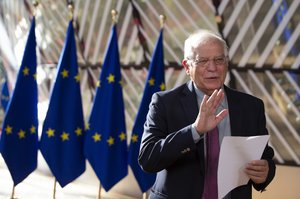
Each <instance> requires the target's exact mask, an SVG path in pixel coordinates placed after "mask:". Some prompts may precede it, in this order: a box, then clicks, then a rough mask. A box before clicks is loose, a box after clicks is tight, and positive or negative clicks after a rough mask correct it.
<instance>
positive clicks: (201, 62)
mask: <svg viewBox="0 0 300 199" xmlns="http://www.w3.org/2000/svg"><path fill="white" fill-rule="evenodd" d="M209 61H213V62H214V64H215V65H224V64H225V63H226V62H227V56H224V55H223V56H219V57H214V58H212V59H209V58H199V59H193V63H194V64H195V65H196V66H207V65H208V63H209Z"/></svg>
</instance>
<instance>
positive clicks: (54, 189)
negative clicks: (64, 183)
mask: <svg viewBox="0 0 300 199" xmlns="http://www.w3.org/2000/svg"><path fill="white" fill-rule="evenodd" d="M55 195H56V178H54V186H53V199H55Z"/></svg>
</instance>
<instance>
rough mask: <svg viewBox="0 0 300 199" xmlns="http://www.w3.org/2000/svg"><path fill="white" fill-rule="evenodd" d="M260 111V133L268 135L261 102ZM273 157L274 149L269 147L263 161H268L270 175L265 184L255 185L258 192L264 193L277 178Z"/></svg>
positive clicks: (265, 151) (264, 153)
mask: <svg viewBox="0 0 300 199" xmlns="http://www.w3.org/2000/svg"><path fill="white" fill-rule="evenodd" d="M259 110H260V112H259V120H258V122H259V127H260V129H261V131H260V132H264V134H265V135H266V134H268V130H267V129H266V117H265V108H264V104H263V102H262V101H261V100H260V109H259ZM273 157H274V150H273V149H272V147H270V146H269V145H267V146H266V148H265V150H264V152H263V155H262V159H265V160H267V161H268V164H269V173H268V176H267V179H266V181H265V182H264V183H261V184H255V183H253V187H254V188H255V189H256V190H257V191H264V190H265V188H266V187H267V186H268V185H269V184H270V182H271V181H272V180H273V178H274V176H275V171H276V166H275V163H274V161H273Z"/></svg>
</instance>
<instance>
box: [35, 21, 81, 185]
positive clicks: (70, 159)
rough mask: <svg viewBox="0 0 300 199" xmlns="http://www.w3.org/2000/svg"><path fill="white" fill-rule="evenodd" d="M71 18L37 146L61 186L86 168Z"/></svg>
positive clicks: (78, 80) (78, 81) (78, 77)
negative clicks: (38, 145)
mask: <svg viewBox="0 0 300 199" xmlns="http://www.w3.org/2000/svg"><path fill="white" fill-rule="evenodd" d="M72 22H73V21H72V20H71V21H70V22H69V27H68V30H67V37H66V40H65V44H64V47H63V50H62V53H61V56H60V60H59V62H58V70H57V74H56V80H55V83H54V87H53V90H52V93H51V98H50V103H49V108H48V111H47V115H46V118H45V121H44V125H43V131H42V137H41V140H40V149H41V152H42V155H43V156H44V158H45V160H46V162H47V164H48V166H49V168H50V170H51V172H52V173H53V175H54V176H55V178H56V180H57V181H58V183H59V184H60V186H61V187H64V186H65V185H67V184H68V183H70V182H71V181H73V180H75V179H76V178H77V177H79V176H80V175H81V174H82V173H83V172H84V171H85V158H84V154H83V142H84V117H83V110H82V101H81V92H80V76H79V73H78V64H77V55H76V43H75V37H74V29H73V25H72Z"/></svg>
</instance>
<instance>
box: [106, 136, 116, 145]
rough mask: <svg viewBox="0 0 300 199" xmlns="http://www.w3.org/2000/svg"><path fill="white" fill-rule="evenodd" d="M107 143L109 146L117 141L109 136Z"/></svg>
mask: <svg viewBox="0 0 300 199" xmlns="http://www.w3.org/2000/svg"><path fill="white" fill-rule="evenodd" d="M107 143H108V145H109V146H111V145H113V144H114V143H115V139H114V138H113V137H111V136H109V138H108V140H107Z"/></svg>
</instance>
